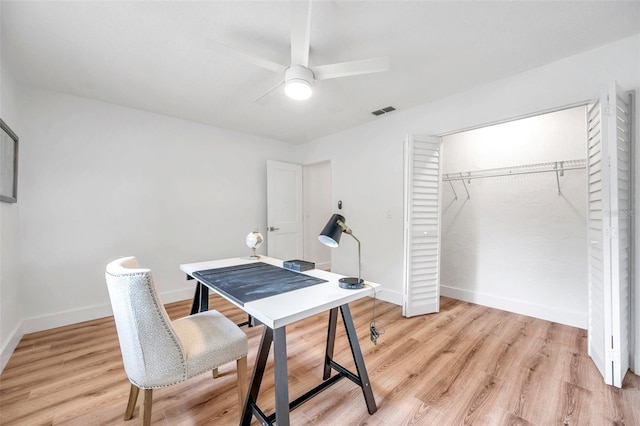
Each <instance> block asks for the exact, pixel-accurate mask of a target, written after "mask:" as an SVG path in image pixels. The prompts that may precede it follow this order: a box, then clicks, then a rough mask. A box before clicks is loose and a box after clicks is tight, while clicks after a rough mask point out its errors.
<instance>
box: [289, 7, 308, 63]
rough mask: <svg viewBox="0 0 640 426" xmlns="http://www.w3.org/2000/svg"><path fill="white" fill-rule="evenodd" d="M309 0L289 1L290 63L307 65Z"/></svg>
mask: <svg viewBox="0 0 640 426" xmlns="http://www.w3.org/2000/svg"><path fill="white" fill-rule="evenodd" d="M310 37H311V0H308V1H292V2H291V65H302V66H305V67H308V66H309V41H310Z"/></svg>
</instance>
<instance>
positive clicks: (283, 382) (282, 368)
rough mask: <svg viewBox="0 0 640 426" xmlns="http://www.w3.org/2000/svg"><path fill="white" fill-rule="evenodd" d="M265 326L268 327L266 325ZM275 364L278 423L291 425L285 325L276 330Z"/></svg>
mask: <svg viewBox="0 0 640 426" xmlns="http://www.w3.org/2000/svg"><path fill="white" fill-rule="evenodd" d="M265 328H267V327H266V326H265ZM273 364H274V369H275V385H276V423H277V425H278V426H289V380H288V373H287V333H286V330H285V327H280V328H276V329H275V330H274V338H273Z"/></svg>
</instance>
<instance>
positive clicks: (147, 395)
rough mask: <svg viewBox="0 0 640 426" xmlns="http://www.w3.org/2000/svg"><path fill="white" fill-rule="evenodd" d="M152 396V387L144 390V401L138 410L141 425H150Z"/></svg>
mask: <svg viewBox="0 0 640 426" xmlns="http://www.w3.org/2000/svg"><path fill="white" fill-rule="evenodd" d="M152 397H153V389H145V390H144V401H143V402H142V410H140V424H141V425H142V426H150V425H151V399H152Z"/></svg>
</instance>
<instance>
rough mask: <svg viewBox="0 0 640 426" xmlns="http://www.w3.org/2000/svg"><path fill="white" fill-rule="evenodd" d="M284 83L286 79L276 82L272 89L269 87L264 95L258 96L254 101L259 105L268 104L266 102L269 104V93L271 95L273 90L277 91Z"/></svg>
mask: <svg viewBox="0 0 640 426" xmlns="http://www.w3.org/2000/svg"><path fill="white" fill-rule="evenodd" d="M283 84H284V80H282V81H281V82H280V83H278V84H276V85H275V86H273V87H272V88H271V89H269V90H267V91H266V92H264V93H263V94H262V95H260V96H259V97H258V98H256V100H255V101H253V102H254V103H256V104H258V105H266V104H268V103H269V98H270V96H269V95H271V94H272V93H273V92H275V91H276V90H278V89H279V88H280V87H282V85H283Z"/></svg>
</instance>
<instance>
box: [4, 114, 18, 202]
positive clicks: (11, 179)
mask: <svg viewBox="0 0 640 426" xmlns="http://www.w3.org/2000/svg"><path fill="white" fill-rule="evenodd" d="M0 201H4V202H6V203H15V202H17V201H18V136H17V135H16V134H15V133H13V131H12V130H11V129H10V128H9V126H7V123H5V122H4V121H3V120H2V119H0Z"/></svg>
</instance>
